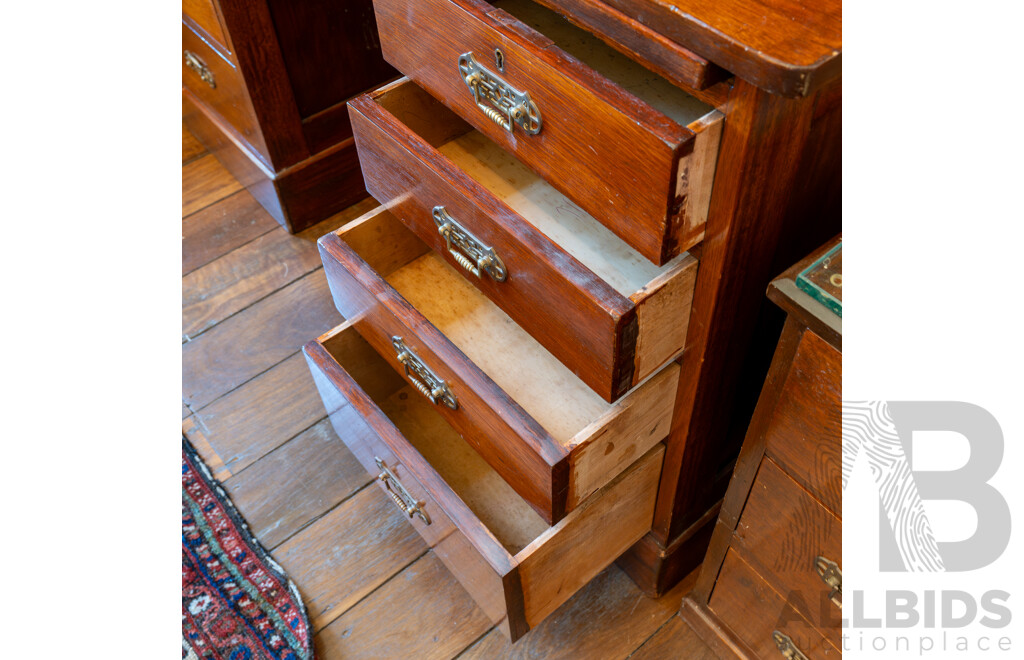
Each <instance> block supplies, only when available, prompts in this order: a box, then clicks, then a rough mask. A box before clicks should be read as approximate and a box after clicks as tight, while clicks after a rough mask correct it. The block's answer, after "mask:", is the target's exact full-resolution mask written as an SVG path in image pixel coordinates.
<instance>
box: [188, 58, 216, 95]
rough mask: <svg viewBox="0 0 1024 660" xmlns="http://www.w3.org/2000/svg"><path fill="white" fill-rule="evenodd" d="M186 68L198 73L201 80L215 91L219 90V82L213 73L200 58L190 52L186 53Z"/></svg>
mask: <svg viewBox="0 0 1024 660" xmlns="http://www.w3.org/2000/svg"><path fill="white" fill-rule="evenodd" d="M185 66H187V67H188V68H190V69H192V70H193V71H195V72H196V75H198V76H199V77H200V78H202V79H203V82H205V83H206V84H207V85H209V86H210V87H212V88H213V89H216V88H217V82H216V81H215V80H214V79H213V71H210V69H208V68H207V67H206V64H204V63H203V61H202V60H201V59H199V56H198V55H196V54H195V53H193V52H192V51H190V50H186V51H185Z"/></svg>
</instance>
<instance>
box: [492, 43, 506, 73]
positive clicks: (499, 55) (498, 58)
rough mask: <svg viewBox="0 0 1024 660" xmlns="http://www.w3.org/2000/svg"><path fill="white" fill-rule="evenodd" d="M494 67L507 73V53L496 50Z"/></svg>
mask: <svg viewBox="0 0 1024 660" xmlns="http://www.w3.org/2000/svg"><path fill="white" fill-rule="evenodd" d="M494 66H496V67H498V71H501V72H502V73H504V72H505V53H503V52H501V49H500V48H495V49H494Z"/></svg>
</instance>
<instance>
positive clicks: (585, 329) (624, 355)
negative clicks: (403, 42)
mask: <svg viewBox="0 0 1024 660" xmlns="http://www.w3.org/2000/svg"><path fill="white" fill-rule="evenodd" d="M349 108H350V114H351V117H352V125H353V131H354V134H355V137H356V143H357V145H358V148H359V149H358V150H359V158H360V165H361V167H362V170H363V174H364V177H365V180H366V186H367V190H369V192H370V193H371V194H373V195H374V196H375V197H376V198H377V199H378V200H379V201H380V202H381V203H383V204H384V205H385V206H386V207H387V208H388V209H389V210H390V211H391V212H392V213H393V214H394V215H395V216H396V217H398V218H399V219H400V220H401V221H402V222H403V223H404V224H405V225H406V226H408V227H409V228H410V229H411V230H412V231H414V232H415V233H416V234H417V235H418V236H419V237H420V239H421V240H423V241H425V242H426V243H427V244H429V245H430V246H431V247H432V248H433V249H434V250H435V251H436V252H437V253H438V254H440V255H442V256H443V258H444V259H445V260H446V261H448V263H450V264H451V265H453V266H454V267H455V268H456V269H457V270H459V272H461V273H462V274H463V275H464V276H465V277H466V278H467V279H468V280H469V281H470V282H472V284H473V285H474V286H475V287H476V288H477V289H479V291H481V292H482V293H484V294H485V295H487V297H488V298H490V299H491V300H492V301H493V302H494V303H495V304H497V306H498V307H500V308H501V309H502V310H503V311H505V312H506V313H507V314H509V315H510V316H511V317H512V318H513V319H514V320H515V321H516V322H517V323H518V324H519V325H521V326H522V327H523V328H524V329H525V330H526V331H527V332H529V333H530V334H531V335H532V336H533V337H534V338H535V339H537V340H538V341H539V342H540V343H541V344H542V345H543V346H544V347H545V348H546V349H547V350H549V351H551V353H552V354H554V355H555V356H556V357H557V358H558V359H560V360H561V361H562V363H563V364H565V365H567V366H568V367H569V368H570V369H571V370H572V371H573V372H574V373H575V374H576V375H577V376H578V377H579V378H580V379H581V380H583V381H584V382H586V383H587V384H588V385H589V386H590V387H591V388H592V389H593V390H594V391H595V392H597V393H598V394H599V395H600V396H601V397H603V398H604V399H605V400H607V401H615V400H616V399H617V398H618V397H620V396H622V395H623V394H624V393H625V392H626V391H627V390H629V389H631V388H632V387H633V386H635V385H636V384H637V383H639V382H640V381H642V380H643V379H645V378H647V377H648V376H650V375H651V374H652V373H654V372H655V371H656V370H657V369H658V368H660V367H661V366H662V365H663V364H664V363H665V362H666V361H667V360H669V359H671V358H673V357H674V356H676V355H678V354H679V352H680V351H681V350H682V349H683V347H684V345H685V342H686V331H687V327H688V323H689V316H690V304H691V302H692V298H693V289H694V284H695V281H696V272H697V266H698V264H697V260H696V259H695V258H694V257H693V256H692V255H690V254H688V253H685V252H684V253H682V254H680V255H678V256H677V257H675V258H674V259H672V260H671V261H670V262H668V263H667V264H665V265H664V266H660V267H659V266H655V265H654V264H652V263H651V262H650V261H648V260H646V259H645V258H644V257H643V256H642V255H640V254H639V253H638V252H637V251H636V250H634V249H633V248H631V247H630V246H629V245H627V244H626V243H625V242H623V241H622V240H620V239H619V238H618V237H617V236H615V235H614V234H613V233H612V232H611V231H610V230H609V229H608V228H606V227H605V226H604V225H602V224H601V223H599V222H597V220H595V219H594V218H593V217H592V216H590V215H589V214H588V213H586V212H585V211H584V210H583V209H581V208H580V207H579V206H577V205H576V204H575V203H573V202H572V201H571V200H570V199H569V198H567V197H566V196H565V195H564V194H562V193H561V192H559V191H558V190H557V189H556V188H555V187H553V186H552V185H551V184H549V183H548V182H547V181H545V180H544V179H543V178H541V177H540V176H538V175H537V174H535V173H534V172H533V171H532V170H530V169H529V168H527V167H526V166H525V165H523V164H522V163H521V162H520V161H518V160H517V159H516V158H515V157H514V156H512V155H511V154H509V153H508V152H506V151H505V150H504V149H502V148H501V147H500V146H499V145H497V144H495V143H494V142H492V141H490V140H489V139H487V137H485V136H484V135H483V134H481V133H480V132H478V131H476V130H474V129H473V128H472V127H471V126H469V125H468V124H466V123H465V122H464V121H462V120H461V119H460V118H459V117H458V116H456V115H455V114H454V113H453V112H451V111H450V110H448V109H447V108H446V107H445V106H444V105H442V104H441V103H440V102H438V101H436V100H435V99H434V98H433V97H431V96H430V95H429V94H428V93H427V92H426V91H424V90H423V89H421V88H420V87H418V86H417V85H415V84H414V83H412V82H410V81H408V80H404V81H398V82H396V83H392V84H391V85H388V86H386V87H384V88H381V89H379V90H377V91H375V92H372V93H370V94H367V95H364V96H361V97H359V98H358V99H356V100H354V101H353V102H351V103H350V105H349ZM467 240H468V241H472V245H470V246H468V247H467V245H466V241H467ZM484 248H486V249H484ZM487 264H490V266H491V270H488V267H487ZM495 265H499V266H500V268H498V269H497V270H496V269H495V268H494V266H495Z"/></svg>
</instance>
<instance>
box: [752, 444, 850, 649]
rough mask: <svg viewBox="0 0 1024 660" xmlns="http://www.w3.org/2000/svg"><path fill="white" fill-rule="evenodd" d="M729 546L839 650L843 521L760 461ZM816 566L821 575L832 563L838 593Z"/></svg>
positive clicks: (773, 466) (767, 461)
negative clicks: (731, 543)
mask: <svg viewBox="0 0 1024 660" xmlns="http://www.w3.org/2000/svg"><path fill="white" fill-rule="evenodd" d="M733 545H734V547H736V548H738V550H739V551H740V554H741V555H742V556H743V558H744V559H745V560H746V561H747V562H748V563H749V564H751V565H752V566H756V567H758V568H759V569H760V570H761V571H762V573H761V574H762V575H763V576H764V578H765V579H766V580H767V581H768V582H769V583H771V585H772V586H773V587H774V588H775V589H776V590H777V591H779V592H780V593H783V594H789V602H790V605H791V606H793V607H795V608H796V609H797V610H798V611H799V612H800V613H801V614H802V615H803V616H804V617H806V618H807V620H808V621H810V622H811V623H813V624H814V625H815V626H817V628H818V629H819V631H821V633H822V634H824V635H825V636H826V637H827V638H828V639H829V641H831V642H832V645H833V646H835V647H836V648H839V647H840V646H841V639H840V637H841V635H842V621H841V619H842V582H841V580H842V573H841V571H842V564H843V556H842V555H843V526H842V521H840V520H839V518H837V517H836V516H834V515H833V514H832V513H831V512H830V511H829V510H828V509H826V508H825V507H824V506H822V505H821V504H820V503H819V502H818V501H817V500H816V499H815V498H814V496H813V495H811V494H810V493H809V492H807V491H806V490H804V488H803V487H801V486H800V485H799V484H797V483H796V482H795V481H793V480H792V479H790V478H789V477H788V476H786V473H785V472H783V471H782V470H781V469H780V468H779V467H778V466H777V465H776V464H775V463H774V462H773V461H772V460H771V459H765V460H763V461H762V462H761V467H760V469H759V470H758V473H757V478H756V479H755V480H754V485H753V487H752V488H751V491H750V496H749V498H748V500H747V505H746V506H745V507H744V509H743V515H742V516H740V521H739V525H738V526H737V528H736V534H735V537H734V540H733ZM819 562H820V568H821V570H823V571H824V570H825V569H827V567H829V566H831V565H834V566H835V568H836V569H837V570H839V571H840V573H839V576H838V577H839V580H840V583H839V585H838V586H839V591H838V592H833V589H832V587H829V586H826V583H825V581H824V579H823V576H822V575H820V574H819V572H818V571H819V568H818V565H819ZM830 574H831V573H830V572H829V573H827V575H830ZM830 596H835V601H833V600H832V599H831V598H830Z"/></svg>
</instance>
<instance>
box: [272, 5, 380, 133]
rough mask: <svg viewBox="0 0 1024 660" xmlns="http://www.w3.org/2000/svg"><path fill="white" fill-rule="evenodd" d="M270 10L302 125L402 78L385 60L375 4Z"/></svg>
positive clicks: (284, 7)
mask: <svg viewBox="0 0 1024 660" xmlns="http://www.w3.org/2000/svg"><path fill="white" fill-rule="evenodd" d="M267 5H268V6H269V9H270V15H271V17H272V18H273V23H274V32H275V35H276V36H277V42H278V43H279V44H280V48H281V57H282V58H283V60H284V65H285V68H286V69H287V72H288V80H289V82H290V83H291V88H292V91H293V92H294V94H295V103H296V106H297V107H298V111H299V115H300V116H302V117H303V119H306V118H308V117H311V116H312V115H315V114H317V113H319V112H322V111H324V110H326V109H328V108H330V107H331V106H334V105H336V104H338V103H343V102H344V101H346V100H347V99H349V98H350V97H352V96H355V95H356V94H358V93H360V92H362V91H364V90H367V89H372V88H373V87H374V86H376V85H377V84H379V83H380V82H381V81H383V80H387V79H388V78H392V77H394V76H396V75H397V72H396V71H395V70H394V69H392V68H391V67H390V66H388V64H387V63H386V62H385V61H384V58H383V57H382V56H381V54H380V40H379V39H378V38H377V25H376V23H375V21H374V18H373V3H372V1H371V0H345V2H338V1H337V0H303V1H302V2H294V0H267ZM341 119H344V118H341Z"/></svg>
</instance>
